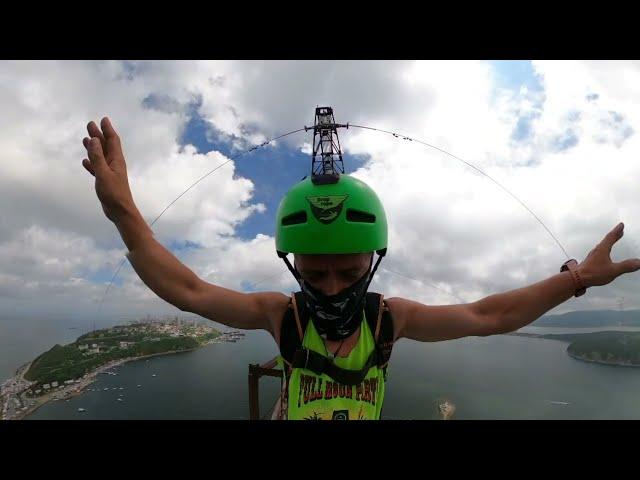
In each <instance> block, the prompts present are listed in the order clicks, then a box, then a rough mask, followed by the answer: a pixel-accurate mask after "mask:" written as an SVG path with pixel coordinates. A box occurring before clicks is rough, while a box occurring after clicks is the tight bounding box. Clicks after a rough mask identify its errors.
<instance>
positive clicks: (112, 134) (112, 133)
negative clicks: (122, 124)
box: [100, 117, 122, 153]
mask: <svg viewBox="0 0 640 480" xmlns="http://www.w3.org/2000/svg"><path fill="white" fill-rule="evenodd" d="M100 127H102V131H103V132H104V138H105V141H106V142H107V149H108V151H109V153H121V152H122V147H121V146H120V137H119V136H118V134H117V133H116V130H115V128H113V125H112V124H111V120H109V117H104V118H103V119H102V120H101V121H100Z"/></svg>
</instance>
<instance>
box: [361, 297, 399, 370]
mask: <svg viewBox="0 0 640 480" xmlns="http://www.w3.org/2000/svg"><path fill="white" fill-rule="evenodd" d="M364 308H365V315H366V317H367V323H368V324H369V329H370V330H371V333H372V334H373V338H374V341H375V343H376V349H378V351H379V355H380V356H379V360H378V366H380V367H385V366H386V365H387V363H388V362H389V358H390V357H391V350H392V349H393V319H392V318H391V312H390V311H389V307H387V305H386V303H385V302H384V295H382V294H380V293H374V292H367V296H366V301H365V307H364Z"/></svg>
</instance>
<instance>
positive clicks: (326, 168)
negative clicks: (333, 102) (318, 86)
mask: <svg viewBox="0 0 640 480" xmlns="http://www.w3.org/2000/svg"><path fill="white" fill-rule="evenodd" d="M341 127H346V128H349V124H346V125H342V124H337V123H336V120H335V118H334V116H333V108H331V107H316V115H315V123H314V125H313V127H304V129H305V130H311V129H312V128H313V154H312V158H311V175H312V176H316V175H336V174H338V175H339V174H341V173H344V163H343V161H342V150H341V148H340V139H339V138H338V128H341Z"/></svg>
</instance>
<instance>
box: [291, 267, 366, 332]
mask: <svg viewBox="0 0 640 480" xmlns="http://www.w3.org/2000/svg"><path fill="white" fill-rule="evenodd" d="M371 260H372V261H373V257H372V259H371ZM370 268H371V265H369V269H370ZM369 271H370V270H367V273H365V274H364V275H363V276H362V278H360V280H358V281H357V282H356V283H354V284H353V285H351V286H350V287H348V288H345V289H344V290H342V291H341V292H339V293H337V294H335V295H325V294H324V293H322V292H321V291H319V290H317V289H316V288H313V287H312V286H311V285H309V283H308V282H307V281H305V280H304V279H303V278H302V277H299V278H298V282H299V283H300V288H301V289H302V292H303V293H304V295H305V299H306V301H307V306H308V307H309V309H310V310H311V318H312V321H313V324H314V326H315V327H316V330H317V331H318V333H319V334H320V335H321V336H322V337H324V338H327V339H329V340H342V339H345V338H347V337H349V336H350V335H351V334H353V333H354V332H355V331H356V330H357V329H358V327H359V326H360V323H361V321H362V308H363V302H364V298H365V294H366V292H367V288H368V287H369V282H370V281H371V277H369Z"/></svg>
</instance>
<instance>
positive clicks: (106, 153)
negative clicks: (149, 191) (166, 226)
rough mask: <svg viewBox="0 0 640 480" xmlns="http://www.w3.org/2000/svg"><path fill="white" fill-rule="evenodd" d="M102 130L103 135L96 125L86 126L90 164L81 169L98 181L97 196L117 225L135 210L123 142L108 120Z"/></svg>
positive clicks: (84, 164)
mask: <svg viewBox="0 0 640 480" xmlns="http://www.w3.org/2000/svg"><path fill="white" fill-rule="evenodd" d="M100 126H101V127H102V132H101V131H100V129H99V128H98V126H97V125H96V124H95V123H94V122H89V124H88V125H87V131H88V132H89V136H90V137H91V138H87V137H85V138H84V139H83V140H82V144H83V145H84V146H85V148H86V149H87V154H88V156H89V159H90V161H89V160H87V159H86V158H85V159H84V160H82V165H83V166H84V168H86V169H87V171H88V172H89V173H90V174H91V175H93V176H94V177H95V178H96V184H95V187H96V193H97V195H98V199H99V200H100V203H101V204H102V210H104V213H105V215H106V216H107V218H108V219H109V220H111V221H112V222H114V223H118V220H119V218H121V216H122V215H124V214H126V213H127V212H129V211H131V209H135V208H136V207H135V204H134V202H133V196H132V195H131V189H130V188H129V179H128V177H127V165H126V163H125V161H124V155H123V154H122V146H121V145H120V138H119V137H118V134H117V133H116V131H115V130H114V128H113V126H112V125H111V122H110V121H109V119H108V118H107V117H104V118H103V119H102V121H101V122H100ZM103 132H104V133H103Z"/></svg>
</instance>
